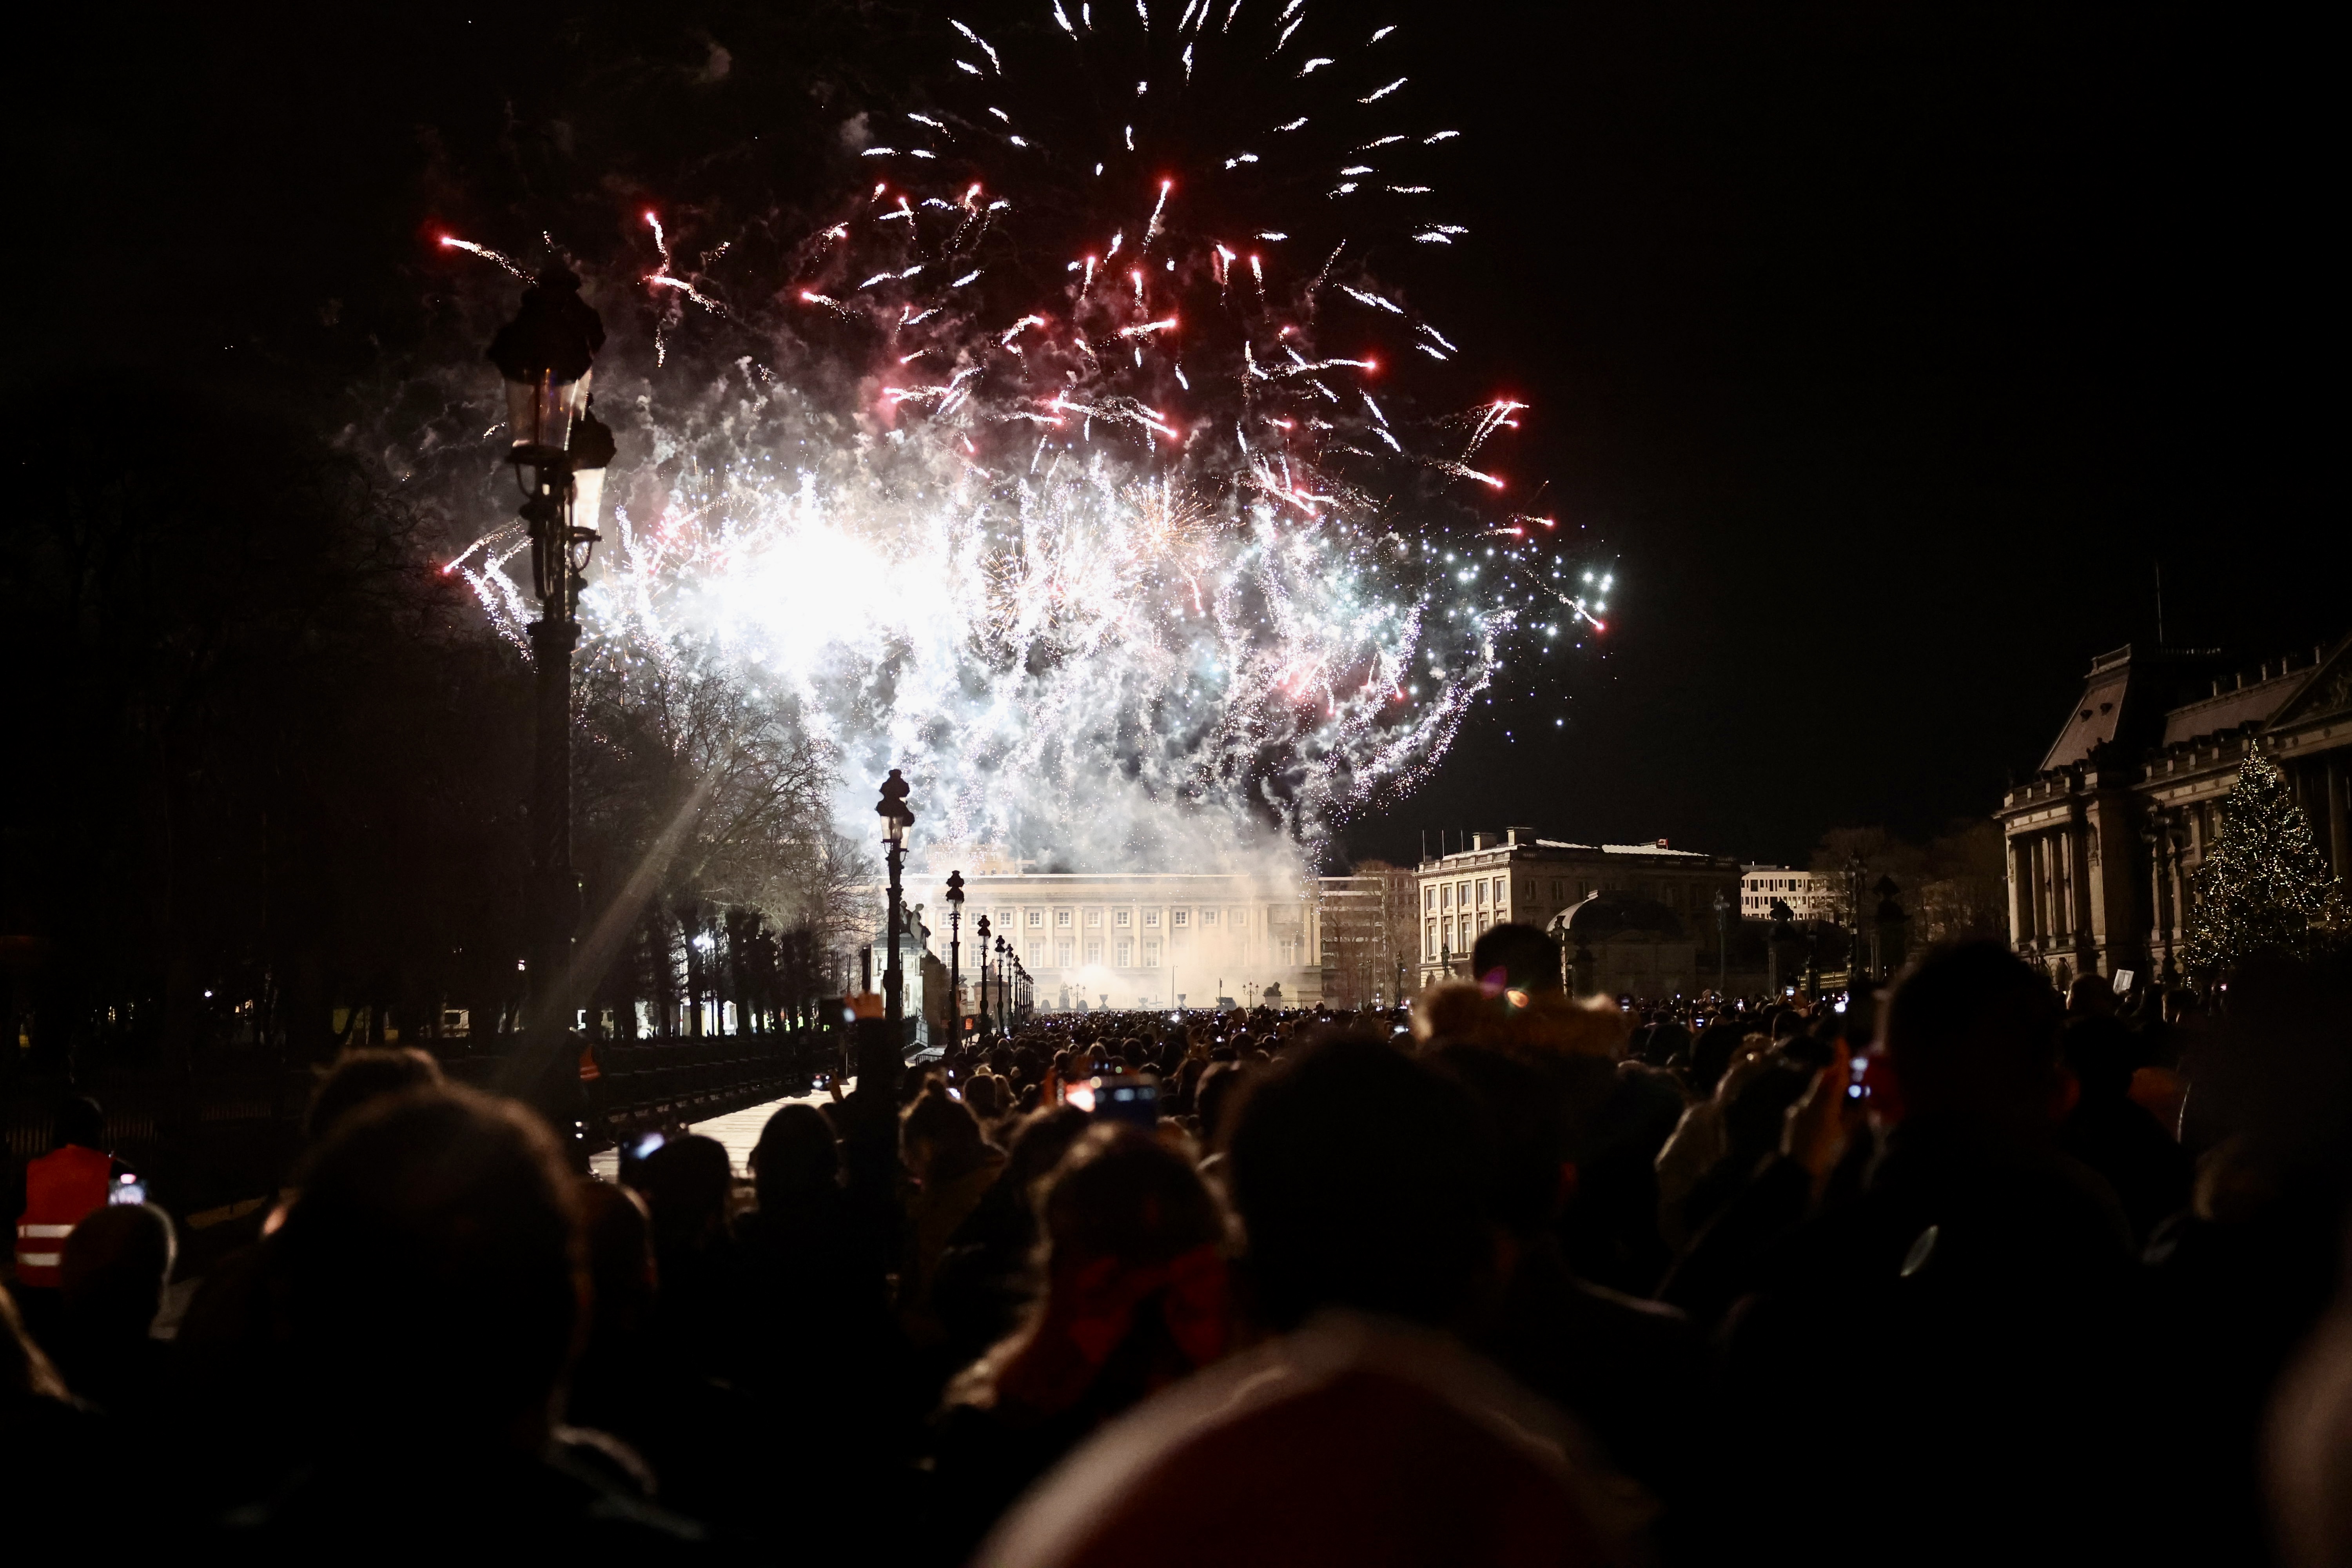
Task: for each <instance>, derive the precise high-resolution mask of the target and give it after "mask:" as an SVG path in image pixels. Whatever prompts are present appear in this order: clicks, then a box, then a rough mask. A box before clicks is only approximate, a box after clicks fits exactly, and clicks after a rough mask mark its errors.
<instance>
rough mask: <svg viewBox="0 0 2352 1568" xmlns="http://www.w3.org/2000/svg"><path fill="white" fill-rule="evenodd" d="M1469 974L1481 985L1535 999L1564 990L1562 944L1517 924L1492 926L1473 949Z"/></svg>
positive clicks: (1528, 927)
mask: <svg viewBox="0 0 2352 1568" xmlns="http://www.w3.org/2000/svg"><path fill="white" fill-rule="evenodd" d="M1470 973H1471V974H1472V975H1473V976H1475V978H1476V979H1477V980H1479V981H1480V982H1481V983H1483V984H1489V985H1493V984H1500V985H1501V986H1503V987H1504V988H1505V989H1507V990H1511V991H1522V992H1526V993H1527V994H1529V995H1533V994H1537V993H1538V992H1543V991H1559V990H1561V989H1563V986H1562V984H1561V983H1560V975H1559V943H1558V942H1554V941H1553V940H1552V939H1551V937H1550V935H1549V933H1547V932H1544V931H1538V930H1537V929H1536V928H1535V927H1533V926H1531V925H1521V924H1519V923H1518V922H1517V921H1505V922H1504V923H1503V924H1501V925H1498V926H1490V927H1488V928H1487V929H1486V931H1482V932H1480V933H1479V936H1478V941H1477V942H1476V944H1475V945H1474V946H1473V947H1472V948H1471V949H1470Z"/></svg>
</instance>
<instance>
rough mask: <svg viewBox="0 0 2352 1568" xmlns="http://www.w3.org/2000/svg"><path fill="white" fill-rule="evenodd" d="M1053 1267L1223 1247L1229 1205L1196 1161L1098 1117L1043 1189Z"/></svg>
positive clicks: (1155, 1258) (1129, 1261)
mask: <svg viewBox="0 0 2352 1568" xmlns="http://www.w3.org/2000/svg"><path fill="white" fill-rule="evenodd" d="M1042 1212H1043V1216H1044V1220H1045V1241H1046V1245H1047V1246H1048V1247H1049V1248H1050V1249H1051V1253H1052V1258H1053V1263H1054V1266H1055V1268H1060V1267H1063V1266H1065V1265H1067V1264H1070V1263H1073V1262H1076V1263H1084V1262H1087V1261H1089V1260H1092V1259H1095V1258H1118V1260H1119V1261H1120V1262H1121V1263H1122V1264H1126V1265H1129V1266H1132V1265H1138V1264H1146V1263H1164V1262H1166V1261H1167V1260H1169V1259H1170V1258H1175V1257H1178V1256H1179V1255H1181V1254H1183V1253H1186V1252H1190V1251H1192V1249H1193V1248H1194V1247H1211V1246H1221V1245H1223V1242H1224V1239H1225V1217H1224V1212H1223V1209H1221V1208H1220V1207H1219V1206H1218V1205H1217V1200H1216V1199H1215V1197H1214V1196H1213V1195H1212V1194H1211V1193H1210V1192H1209V1189H1208V1185H1207V1184H1206V1183H1204V1182H1202V1180H1201V1176H1200V1173H1199V1172H1197V1171H1195V1170H1194V1169H1193V1168H1192V1162H1191V1161H1190V1160H1187V1159H1185V1158H1184V1156H1183V1155H1181V1154H1180V1153H1178V1152H1176V1151H1174V1150H1173V1149H1171V1148H1170V1147H1169V1146H1168V1145H1166V1144H1164V1143H1162V1142H1160V1141H1159V1140H1158V1139H1156V1138H1153V1137H1152V1136H1150V1134H1149V1133H1147V1132H1144V1131H1141V1130H1139V1129H1138V1128H1133V1127H1128V1126H1123V1125H1120V1124H1118V1123H1113V1122H1097V1123H1095V1124H1094V1125H1092V1126H1090V1127H1089V1128H1087V1131H1086V1132H1085V1134H1084V1135H1083V1136H1081V1137H1080V1138H1078V1139H1077V1140H1076V1142H1073V1143H1072V1144H1071V1145H1070V1146H1069V1148H1068V1150H1067V1152H1065V1153H1064V1154H1063V1156H1062V1158H1061V1160H1060V1162H1059V1163H1057V1164H1055V1167H1054V1169H1053V1172H1052V1174H1051V1176H1050V1177H1049V1179H1048V1184H1047V1186H1046V1187H1045V1193H1044V1203H1043V1205H1042Z"/></svg>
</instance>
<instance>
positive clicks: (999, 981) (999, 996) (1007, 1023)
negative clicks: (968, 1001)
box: [996, 936, 1013, 1036]
mask: <svg viewBox="0 0 2352 1568" xmlns="http://www.w3.org/2000/svg"><path fill="white" fill-rule="evenodd" d="M1012 952H1013V944H1012V943H1011V942H1006V941H1005V940H1004V939H1003V937H1002V936H1000V937H998V938H997V939H996V1032H997V1033H998V1034H1000V1035H1004V1036H1010V1035H1011V1034H1012V1033H1013V991H1012V978H1013V977H1012V974H1011V972H1010V971H1009V970H1008V969H1007V967H1006V965H1005V962H1004V961H1005V959H1006V958H1008V957H1010V956H1011V954H1012Z"/></svg>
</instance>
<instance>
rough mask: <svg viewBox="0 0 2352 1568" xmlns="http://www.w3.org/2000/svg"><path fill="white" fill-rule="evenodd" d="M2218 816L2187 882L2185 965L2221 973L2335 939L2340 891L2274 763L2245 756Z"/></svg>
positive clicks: (2341, 917)
mask: <svg viewBox="0 0 2352 1568" xmlns="http://www.w3.org/2000/svg"><path fill="white" fill-rule="evenodd" d="M2189 885H2190V886H2191V887H2192V888H2193V889H2195V892H2196V905H2195V907H2194V909H2192V910H2190V912H2189V946H2188V951H2187V952H2185V953H2184V954H2183V956H2184V957H2185V958H2186V959H2187V961H2188V963H2189V968H2190V969H2191V970H2192V971H2197V972H2201V973H2212V972H2215V971H2224V972H2226V971H2227V970H2229V969H2230V968H2231V966H2233V965H2235V964H2237V963H2240V962H2241V961H2242V960H2243V959H2245V958H2247V957H2249V956H2251V955H2252V954H2253V953H2256V952H2262V951H2263V950H2264V949H2266V948H2276V949H2279V950H2282V951H2284V952H2293V953H2301V954H2310V953H2312V952H2315V951H2317V950H2318V949H2320V948H2322V947H2325V946H2326V945H2328V944H2330V943H2332V942H2334V941H2335V940H2336V934H2337V933H2338V932H2339V931H2341V930H2342V929H2343V926H2344V902H2343V890H2342V889H2341V888H2340V887H2338V885H2337V884H2336V879H2334V878H2333V877H2331V876H2329V875H2328V873H2327V860H2326V857H2325V856H2323V855H2321V854H2320V852H2319V845H2318V843H2317V842H2316V841H2315V839H2314V838H2313V837H2312V836H2311V824H2310V822H2309V821H2308V820H2307V819H2306V818H2305V816H2304V815H2303V808H2302V807H2301V806H2299V805H2295V803H2294V792H2293V791H2292V790H2290V789H2288V788H2287V783H2286V775H2285V774H2284V773H2281V772H2279V766H2278V764H2277V763H2274V762H2273V761H2271V760H2270V758H2268V757H2267V756H2264V755H2263V753H2262V752H2252V753H2250V754H2249V755H2248V756H2247V758H2246V760H2245V761H2244V762H2243V763H2241V764H2239V767H2238V782H2237V784H2236V785H2235V786H2234V787H2233V788H2232V789H2231V791H2230V793H2229V794H2228V795H2225V796H2224V797H2222V801H2221V832H2220V833H2219V834H2218V835H2217V836H2216V837H2215V838H2214V841H2213V845H2212V847H2210V849H2208V850H2207V851H2206V852H2205V861H2204V864H2202V865H2200V866H2199V867H2198V868H2197V869H2196V871H2195V872H2194V873H2193V874H2192V875H2191V877H2190V879H2189Z"/></svg>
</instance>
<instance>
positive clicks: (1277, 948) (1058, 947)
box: [1022, 936, 1299, 969]
mask: <svg viewBox="0 0 2352 1568" xmlns="http://www.w3.org/2000/svg"><path fill="white" fill-rule="evenodd" d="M1298 948H1299V939H1298V938H1297V937H1286V938H1284V939H1283V940H1281V941H1279V942H1275V943H1274V944H1273V951H1274V960H1275V962H1276V963H1280V964H1281V965H1283V966H1284V967H1286V968H1296V967H1297V964H1298ZM1105 949H1106V944H1105V942H1103V940H1102V939H1101V938H1099V937H1093V938H1089V939H1088V940H1087V942H1086V943H1085V944H1084V952H1085V954H1086V963H1087V968H1089V969H1095V968H1099V967H1101V965H1102V962H1103V953H1104V952H1105ZM1080 951H1081V948H1080V944H1079V943H1078V942H1076V941H1073V940H1064V941H1060V942H1053V943H1050V944H1049V943H1047V942H1040V941H1032V942H1029V943H1027V951H1025V952H1024V953H1023V954H1022V962H1023V963H1026V964H1027V965H1028V966H1029V967H1030V968H1032V969H1045V968H1046V967H1047V966H1048V963H1049V960H1050V962H1051V963H1052V965H1053V966H1054V967H1056V968H1061V969H1072V968H1076V966H1077V961H1078V954H1079V952H1080ZM1108 951H1109V952H1111V953H1113V954H1114V955H1115V957H1116V965H1115V967H1117V968H1120V969H1134V968H1137V967H1139V965H1138V964H1137V963H1136V959H1137V956H1138V954H1139V953H1140V955H1141V958H1142V961H1143V962H1142V963H1141V965H1140V967H1141V968H1144V969H1157V968H1159V967H1160V940H1159V939H1158V938H1157V937H1145V938H1144V939H1143V940H1142V941H1141V942H1137V941H1136V940H1135V939H1134V938H1133V937H1124V936H1123V937H1120V938H1118V940H1117V941H1116V942H1110V943H1108ZM1177 956H1178V957H1180V958H1181V957H1182V956H1183V954H1182V953H1181V952H1180V953H1179V954H1178V955H1177Z"/></svg>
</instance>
